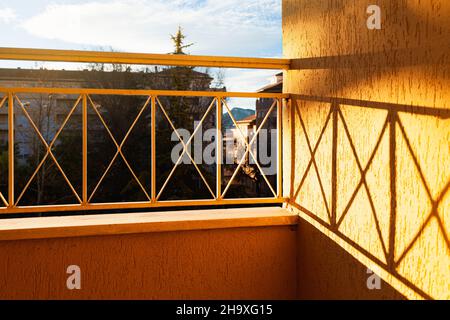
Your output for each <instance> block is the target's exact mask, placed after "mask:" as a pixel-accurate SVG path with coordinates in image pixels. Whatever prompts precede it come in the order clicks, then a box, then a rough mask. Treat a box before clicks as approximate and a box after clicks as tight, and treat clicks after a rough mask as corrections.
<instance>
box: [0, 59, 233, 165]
mask: <svg viewBox="0 0 450 320" xmlns="http://www.w3.org/2000/svg"><path fill="white" fill-rule="evenodd" d="M212 80H213V78H212V77H211V76H210V75H208V74H207V73H202V72H197V71H195V70H192V69H189V68H180V67H176V68H164V69H158V68H155V69H154V71H152V72H149V71H148V70H146V71H145V72H131V71H129V70H126V71H123V72H120V71H101V70H46V69H20V68H19V69H0V87H49V88H57V87H60V88H102V89H112V88H114V89H158V90H180V88H182V89H184V90H204V91H211V90H218V91H219V90H220V91H223V90H225V88H218V89H216V88H211V83H212ZM17 97H18V98H19V99H20V101H21V102H22V104H23V105H24V106H25V107H26V109H27V111H28V112H29V114H30V116H31V118H32V119H33V121H34V122H35V124H36V125H37V127H38V128H39V130H40V131H41V133H42V134H43V136H44V138H45V139H46V140H47V141H48V142H50V141H51V140H52V139H53V137H54V135H55V134H56V132H57V130H58V129H59V127H60V125H61V123H62V122H63V121H64V119H65V118H66V116H67V114H68V113H69V111H70V109H71V108H72V107H73V105H74V104H75V102H76V100H77V99H78V97H79V95H72V94H57V95H56V94H17ZM188 99H189V101H190V102H189V103H190V104H192V105H193V106H196V109H195V110H191V118H192V122H193V121H194V119H198V118H200V117H201V115H202V114H203V113H204V111H205V110H204V109H205V105H206V104H209V100H210V99H209V98H204V97H192V98H188ZM80 105H81V104H80ZM97 106H98V107H99V111H100V112H102V113H105V112H106V110H105V109H104V108H101V106H100V105H97ZM165 107H167V106H165ZM7 109H8V108H6V107H3V108H1V109H0V144H2V145H4V144H6V143H7V141H8V125H7V123H8V122H7V120H8V110H7ZM15 110H16V112H15V129H16V139H15V140H16V144H17V145H16V148H17V151H16V152H17V154H18V158H19V161H20V160H21V159H22V160H23V159H25V158H27V157H29V156H30V155H31V154H32V153H33V152H34V151H33V150H35V149H36V146H37V145H39V146H40V145H41V142H40V141H38V140H37V139H38V137H37V135H36V133H35V132H34V129H33V128H32V126H31V124H30V122H29V120H28V119H27V118H26V116H25V114H23V112H22V111H21V108H20V107H19V106H18V104H17V103H16V104H15ZM96 118H97V115H96V113H95V111H94V110H93V109H92V108H88V122H89V124H90V127H89V131H90V132H91V133H92V132H94V134H92V139H95V138H96V137H97V138H98V137H99V135H96V134H95V131H96V130H104V128H103V126H102V125H101V123H99V122H98V121H90V120H94V119H96ZM81 122H82V118H81V107H80V106H78V107H77V108H76V111H75V112H74V113H73V114H72V116H71V118H70V120H69V122H68V123H67V125H66V127H65V129H64V130H65V133H66V134H70V131H72V132H80V129H81ZM91 124H92V125H91ZM205 125H206V124H205ZM211 125H214V124H209V126H211ZM68 132H69V133H68Z"/></svg>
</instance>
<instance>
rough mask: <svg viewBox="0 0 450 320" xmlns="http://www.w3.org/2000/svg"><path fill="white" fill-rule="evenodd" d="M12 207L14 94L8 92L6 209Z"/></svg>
mask: <svg viewBox="0 0 450 320" xmlns="http://www.w3.org/2000/svg"><path fill="white" fill-rule="evenodd" d="M14 206H15V204H14V94H13V93H12V92H8V207H9V208H12V207H14Z"/></svg>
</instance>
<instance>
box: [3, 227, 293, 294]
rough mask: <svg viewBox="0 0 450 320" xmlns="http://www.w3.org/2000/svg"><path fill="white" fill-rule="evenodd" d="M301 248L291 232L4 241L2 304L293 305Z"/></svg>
mask: <svg viewBox="0 0 450 320" xmlns="http://www.w3.org/2000/svg"><path fill="white" fill-rule="evenodd" d="M295 248H296V230H295V227H289V226H281V227H258V228H232V229H218V230H202V231H200V230H199V231H180V232H179V231H174V232H156V233H143V234H130V235H117V236H98V237H73V238H58V239H42V240H15V241H1V242H0V254H1V259H0V299H293V298H295V297H296V285H297V284H296V280H295V279H296V255H295ZM69 265H78V266H79V267H80V269H81V290H68V289H67V287H66V280H67V277H68V276H69V275H68V274H66V269H67V267H68V266H69Z"/></svg>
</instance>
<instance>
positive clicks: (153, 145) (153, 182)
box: [150, 96, 156, 203]
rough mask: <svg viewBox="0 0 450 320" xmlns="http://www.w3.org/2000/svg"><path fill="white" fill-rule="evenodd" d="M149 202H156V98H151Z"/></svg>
mask: <svg viewBox="0 0 450 320" xmlns="http://www.w3.org/2000/svg"><path fill="white" fill-rule="evenodd" d="M151 104H152V105H151V128H150V129H151V176H150V177H151V200H152V203H154V202H156V97H155V96H152V97H151Z"/></svg>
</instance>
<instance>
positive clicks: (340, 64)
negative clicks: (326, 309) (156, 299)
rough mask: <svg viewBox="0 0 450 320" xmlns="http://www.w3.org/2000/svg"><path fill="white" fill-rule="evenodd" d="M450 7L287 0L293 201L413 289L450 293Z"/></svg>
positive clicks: (415, 0)
mask: <svg viewBox="0 0 450 320" xmlns="http://www.w3.org/2000/svg"><path fill="white" fill-rule="evenodd" d="M370 4H377V5H379V6H380V8H381V12H382V29H381V30H368V28H367V26H366V21H367V18H368V17H369V15H368V14H367V13H366V9H367V7H368V6H369V5H370ZM449 17H450V2H449V1H447V0H428V1H420V0H377V1H370V0H314V1H312V0H283V54H284V58H291V59H294V62H293V66H292V67H293V69H294V70H290V71H288V72H286V73H285V79H286V80H285V88H284V90H285V92H287V93H291V94H293V99H292V103H291V105H290V108H286V110H285V111H284V124H283V128H285V131H284V132H285V135H284V146H285V147H284V150H285V154H284V158H285V159H291V161H285V162H284V190H285V193H286V196H289V197H291V202H292V206H291V209H292V210H295V211H296V212H298V213H299V214H300V216H302V217H304V218H305V219H306V220H308V221H309V222H310V223H311V224H313V225H315V226H316V227H317V228H318V229H320V230H321V232H322V233H324V234H325V235H326V236H327V237H328V238H329V239H331V240H332V241H330V246H332V245H333V244H332V243H338V244H339V246H340V247H343V248H344V249H345V250H346V251H347V252H350V253H351V254H352V256H353V257H355V258H356V259H357V260H359V261H360V262H363V263H364V264H365V265H366V266H369V267H370V268H372V269H376V270H377V273H379V274H380V275H381V276H382V277H383V278H384V279H385V280H386V281H387V282H389V283H390V284H391V285H393V286H394V287H395V289H396V290H398V291H399V292H400V293H401V294H403V295H405V296H406V297H408V298H420V297H422V298H447V299H448V298H450V243H449V237H450V190H449V187H450V165H449V164H450V59H449V54H450V50H449V49H450V36H449V35H450V19H449ZM309 245H311V248H310V250H313V249H314V247H315V246H316V244H315V243H314V242H313V241H312V242H310V244H309ZM317 246H318V248H317V250H323V243H322V248H321V247H320V245H318V244H317ZM299 250H301V249H299ZM300 256H301V254H300ZM333 259H334V260H333V261H329V266H330V267H329V268H330V272H334V273H335V274H341V275H342V277H341V278H337V279H334V280H333V279H332V280H331V281H334V282H336V281H347V280H345V279H348V273H349V272H351V271H349V268H348V267H344V266H348V263H345V262H343V261H342V259H344V255H338V254H336V256H335V257H334V258H333ZM300 263H301V261H299V264H300ZM302 270H303V269H302V268H301V267H300V266H299V275H298V277H299V290H300V292H301V290H302V289H301V285H302ZM322 272H325V270H324V268H322ZM339 279H341V280H339ZM306 280H307V279H306ZM306 280H305V281H306ZM303 284H304V283H303ZM304 285H305V284H304ZM318 286H322V287H321V289H322V291H323V292H326V291H327V290H328V287H327V284H326V283H325V282H319V283H318ZM332 287H333V288H338V287H339V285H338V283H333V284H332ZM321 289H320V288H316V293H317V292H318V291H320V290H321ZM364 290H365V289H364V288H361V296H364V294H365V293H364V292H363V291H364Z"/></svg>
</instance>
